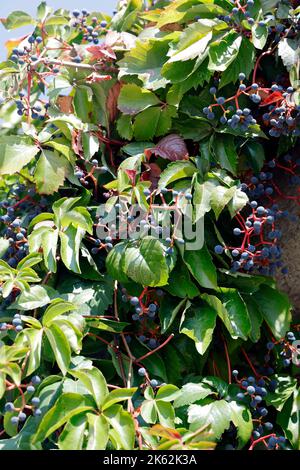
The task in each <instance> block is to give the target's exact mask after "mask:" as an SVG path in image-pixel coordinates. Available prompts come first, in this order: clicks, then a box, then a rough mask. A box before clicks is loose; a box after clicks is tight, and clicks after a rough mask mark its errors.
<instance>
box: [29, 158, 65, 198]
mask: <svg viewBox="0 0 300 470" xmlns="http://www.w3.org/2000/svg"><path fill="white" fill-rule="evenodd" d="M68 166H69V162H68V160H67V159H66V158H65V157H64V156H62V155H59V154H58V153H57V152H56V151H51V150H43V151H42V153H41V156H40V158H39V160H38V162H37V165H36V169H35V173H34V181H35V183H36V187H37V191H38V192H39V193H42V194H53V193H54V192H56V191H57V190H58V188H59V187H60V186H61V185H62V184H63V183H64V181H65V176H66V172H67V168H68Z"/></svg>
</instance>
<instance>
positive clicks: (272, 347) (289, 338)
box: [265, 331, 299, 368]
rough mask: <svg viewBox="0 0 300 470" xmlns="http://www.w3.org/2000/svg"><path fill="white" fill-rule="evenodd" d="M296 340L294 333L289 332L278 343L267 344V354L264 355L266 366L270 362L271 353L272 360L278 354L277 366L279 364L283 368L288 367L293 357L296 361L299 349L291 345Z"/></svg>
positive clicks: (270, 342)
mask: <svg viewBox="0 0 300 470" xmlns="http://www.w3.org/2000/svg"><path fill="white" fill-rule="evenodd" d="M296 339H297V338H296V336H295V333H294V332H292V331H289V332H287V334H286V336H285V338H281V339H280V340H279V341H275V340H274V341H269V342H268V343H267V350H268V353H267V354H266V355H265V363H266V365H269V363H270V362H271V360H272V357H271V356H272V353H274V359H276V357H277V355H278V354H279V357H280V362H279V364H278V365H280V364H281V365H282V366H283V367H284V368H287V367H289V366H290V365H291V363H292V359H293V357H294V356H295V357H296V358H297V359H298V355H299V349H297V348H296V347H295V346H294V344H293V343H294V341H296Z"/></svg>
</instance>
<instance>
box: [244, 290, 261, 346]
mask: <svg viewBox="0 0 300 470" xmlns="http://www.w3.org/2000/svg"><path fill="white" fill-rule="evenodd" d="M242 298H243V300H244V302H245V304H246V305H247V310H248V313H249V318H250V322H251V330H250V334H249V338H250V339H251V341H253V343H257V341H258V340H259V338H260V327H261V325H262V322H263V317H262V314H261V311H260V309H259V307H258V305H257V304H256V303H255V302H254V300H253V298H252V297H251V295H245V294H243V295H242Z"/></svg>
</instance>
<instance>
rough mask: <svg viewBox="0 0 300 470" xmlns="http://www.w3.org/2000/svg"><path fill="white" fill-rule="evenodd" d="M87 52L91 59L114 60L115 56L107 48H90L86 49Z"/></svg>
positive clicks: (111, 50)
mask: <svg viewBox="0 0 300 470" xmlns="http://www.w3.org/2000/svg"><path fill="white" fill-rule="evenodd" d="M87 51H88V52H90V54H92V56H93V59H96V60H99V59H104V58H105V59H110V60H115V59H116V58H117V57H116V54H115V53H114V51H113V49H111V48H110V47H107V46H90V47H88V48H87Z"/></svg>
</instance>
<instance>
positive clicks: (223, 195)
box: [210, 185, 236, 219]
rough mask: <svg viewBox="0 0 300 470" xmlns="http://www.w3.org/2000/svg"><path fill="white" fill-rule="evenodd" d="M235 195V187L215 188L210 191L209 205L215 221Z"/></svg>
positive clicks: (219, 186)
mask: <svg viewBox="0 0 300 470" xmlns="http://www.w3.org/2000/svg"><path fill="white" fill-rule="evenodd" d="M235 193H236V187H235V186H232V187H231V188H226V187H225V186H221V185H218V186H215V188H214V189H213V190H212V191H211V196H210V204H211V207H212V209H213V211H214V213H215V217H216V219H218V218H219V216H220V214H221V212H222V211H223V209H224V208H225V207H226V206H227V205H228V203H229V201H231V200H232V198H233V196H234V195H235Z"/></svg>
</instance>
